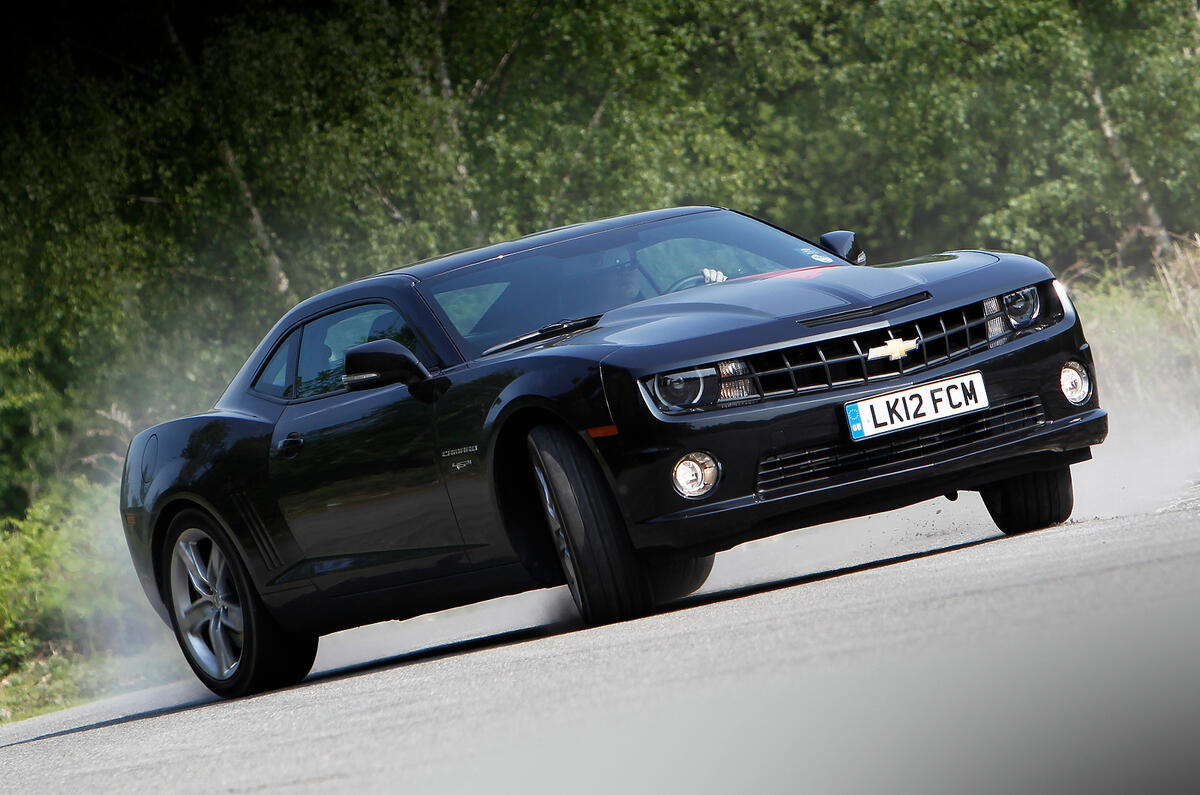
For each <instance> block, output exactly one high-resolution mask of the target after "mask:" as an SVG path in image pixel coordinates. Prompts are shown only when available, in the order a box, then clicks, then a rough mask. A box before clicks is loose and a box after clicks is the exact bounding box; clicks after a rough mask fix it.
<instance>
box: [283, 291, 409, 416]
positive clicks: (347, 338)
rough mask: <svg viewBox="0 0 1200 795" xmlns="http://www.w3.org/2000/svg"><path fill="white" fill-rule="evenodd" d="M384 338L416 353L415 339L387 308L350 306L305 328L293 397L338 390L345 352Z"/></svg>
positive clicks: (402, 319) (387, 306)
mask: <svg viewBox="0 0 1200 795" xmlns="http://www.w3.org/2000/svg"><path fill="white" fill-rule="evenodd" d="M385 338H386V339H392V340H395V341H396V342H399V343H400V344H401V345H404V346H406V347H407V348H408V349H409V350H413V351H415V350H416V346H417V339H416V335H415V334H413V332H412V329H411V328H409V326H408V324H407V323H405V322H404V318H402V317H401V316H400V313H399V312H397V311H396V310H395V309H394V308H393V307H392V306H390V305H388V304H365V305H362V306H354V307H350V308H349V309H343V310H341V311H339V312H333V313H331V314H328V315H324V316H322V317H319V318H317V319H316V320H313V321H311V322H310V323H308V324H306V325H305V326H304V330H303V336H302V337H301V339H300V360H299V364H298V365H297V367H296V376H297V378H296V381H297V383H296V397H300V398H303V397H313V396H315V395H323V394H325V393H327V392H335V391H338V390H340V389H342V386H343V385H342V374H343V372H344V365H345V363H344V359H345V355H346V350H347V349H349V348H353V347H354V346H355V345H361V344H362V343H364V342H371V341H373V340H380V339H385Z"/></svg>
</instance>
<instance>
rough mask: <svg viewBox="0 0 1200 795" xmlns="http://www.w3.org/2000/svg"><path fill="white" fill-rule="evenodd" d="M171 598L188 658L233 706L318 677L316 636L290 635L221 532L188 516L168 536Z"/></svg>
mask: <svg viewBox="0 0 1200 795" xmlns="http://www.w3.org/2000/svg"><path fill="white" fill-rule="evenodd" d="M163 555H164V557H163V565H162V572H163V577H164V580H165V582H164V585H165V587H164V588H163V593H164V596H165V598H166V602H167V610H168V612H169V614H170V616H171V626H172V628H173V629H174V630H175V638H176V640H178V641H179V647H180V649H182V651H183V656H184V658H185V659H186V660H187V662H188V665H190V666H191V668H192V671H194V672H195V674H196V676H197V677H198V678H199V679H200V681H201V682H203V683H204V685H205V686H206V687H207V688H208V689H209V690H211V691H213V692H214V693H216V694H217V695H219V696H223V697H225V698H235V697H237V696H244V695H249V694H251V693H258V692H261V691H263V690H272V689H274V688H277V687H286V686H287V685H291V684H295V683H297V682H299V681H301V680H302V679H304V677H305V676H307V675H308V672H309V671H310V670H311V669H312V664H313V660H314V659H315V658H316V655H317V637H316V636H315V635H297V634H294V633H289V632H287V631H285V630H284V629H283V628H282V627H281V626H279V624H278V623H277V622H276V621H275V619H273V618H272V617H271V615H270V614H269V613H268V612H267V610H266V607H265V606H264V605H263V603H262V600H261V599H260V598H259V596H258V594H257V592H256V591H255V590H254V588H253V586H252V585H251V582H250V577H249V574H248V573H247V571H246V567H245V566H244V565H243V564H242V562H241V559H240V558H239V557H238V556H237V553H236V551H235V549H234V547H233V545H232V544H231V543H230V541H229V540H228V538H227V537H226V536H225V534H224V532H223V531H222V530H221V528H220V527H218V526H217V524H216V522H214V521H213V520H212V519H211V518H209V517H208V516H207V515H205V514H203V513H201V512H199V511H184V512H183V513H181V514H179V516H177V517H175V520H174V521H173V522H172V523H171V527H170V529H169V530H168V531H167V540H166V544H165V545H164V550H163Z"/></svg>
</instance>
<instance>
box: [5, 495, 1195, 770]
mask: <svg viewBox="0 0 1200 795" xmlns="http://www.w3.org/2000/svg"><path fill="white" fill-rule="evenodd" d="M1192 493H1194V492H1192ZM1098 499H1099V498H1098ZM1198 503H1200V501H1198V500H1194V499H1192V500H1189V499H1186V498H1183V499H1175V500H1173V501H1170V502H1169V503H1167V506H1166V507H1165V509H1160V510H1158V511H1157V512H1155V511H1153V510H1148V511H1146V512H1140V513H1133V514H1130V515H1123V516H1118V517H1115V518H1094V517H1091V516H1089V514H1088V512H1087V510H1086V508H1085V509H1084V510H1082V511H1078V510H1077V516H1079V515H1081V513H1082V515H1083V516H1084V517H1085V518H1083V519H1082V520H1080V519H1076V520H1073V521H1072V522H1071V523H1068V524H1066V525H1064V526H1061V527H1057V528H1052V529H1049V530H1046V531H1042V532H1039V533H1035V534H1031V535H1027V536H1023V537H1017V538H1003V537H999V536H997V535H996V534H995V531H994V530H993V529H992V527H991V525H990V524H989V523H988V522H987V520H986V516H985V514H983V512H982V510H981V507H980V505H979V501H978V497H977V496H976V495H964V496H963V498H962V499H961V500H959V501H958V502H956V503H953V504H952V503H949V502H947V501H945V500H939V501H937V502H934V503H928V504H926V505H925V506H921V507H917V508H914V509H909V510H908V511H905V512H899V513H894V514H889V515H884V516H877V517H871V518H869V519H864V520H858V521H855V522H847V523H840V524H837V525H830V526H827V527H823V528H818V529H815V530H809V531H801V532H795V533H790V534H786V535H783V536H778V537H776V538H773V539H767V540H764V541H760V542H755V543H752V544H748V545H745V546H743V547H741V548H738V549H736V550H732V551H730V552H728V553H723V554H722V555H721V556H719V557H718V559H717V566H716V568H715V569H714V572H713V577H712V578H711V580H710V582H709V584H708V585H707V586H706V588H705V589H704V590H703V591H702V592H701V593H700V594H698V595H696V596H693V597H690V598H689V599H687V600H685V601H684V602H682V603H680V604H679V605H677V606H675V608H674V609H671V610H669V611H666V612H662V613H660V614H657V615H654V616H651V617H649V618H645V619H642V620H638V621H632V622H627V623H623V624H619V625H614V626H607V627H600V628H595V629H583V628H581V627H580V626H579V625H578V624H577V623H576V622H575V621H574V619H573V618H572V617H571V611H570V608H569V597H567V596H566V594H565V592H564V591H562V590H561V589H556V590H552V591H542V592H537V593H532V594H524V595H521V596H518V597H510V598H508V599H503V600H496V601H494V602H490V603H487V604H485V605H482V606H474V607H471V608H464V609H460V610H456V611H450V612H448V613H442V614H438V615H436V616H432V617H423V618H420V619H414V620H412V621H408V622H391V623H388V624H382V625H377V626H375V627H368V628H364V629H361V630H355V631H352V632H348V633H341V634H340V635H337V636H332V637H330V638H327V639H326V640H325V641H323V646H322V651H321V653H320V656H319V657H318V664H317V669H316V671H315V672H314V674H313V675H312V676H310V678H309V679H308V680H307V681H306V682H304V683H303V684H301V685H300V686H298V687H295V688H292V689H289V690H286V691H283V692H277V693H270V694H265V695H261V696H257V697H254V698H249V699H243V700H240V701H235V702H217V701H215V700H213V699H212V698H211V697H210V696H208V695H207V691H205V690H203V689H202V688H200V687H199V686H198V685H197V684H195V683H192V682H181V683H179V684H176V685H170V686H167V687H163V688H158V689H155V690H148V691H143V692H141V693H135V694H131V695H127V696H122V697H119V698H114V699H109V700H106V701H101V702H97V703H94V704H90V705H86V706H83V707H80V708H77V709H73V710H67V711H64V712H60V713H56V714H52V715H46V716H42V717H39V718H34V719H30V720H27V721H23V722H20V723H15V724H10V725H7V726H0V791H5V792H9V791H11V792H22V793H24V792H69V791H87V792H98V791H103V790H106V789H113V788H115V787H119V789H120V790H121V791H123V792H124V791H134V792H136V791H162V790H164V789H166V790H170V791H176V790H178V791H197V792H199V791H209V792H211V791H234V792H244V791H259V790H264V789H265V790H276V789H278V790H300V791H312V790H322V791H335V792H341V791H349V790H365V791H409V792H414V791H415V792H425V791H433V792H517V791H522V792H524V791H529V790H532V791H535V792H551V791H565V790H570V791H582V792H604V793H608V792H622V791H633V792H641V791H652V790H653V791H664V792H738V793H741V792H806V791H813V792H828V791H837V792H868V791H869V792H881V791H883V792H956V793H957V792H997V793H1000V792H1006V793H1007V792H1161V791H1170V790H1180V791H1196V789H1197V787H1198V786H1200V784H1198V783H1197V782H1200V507H1198ZM1160 507H1161V506H1160Z"/></svg>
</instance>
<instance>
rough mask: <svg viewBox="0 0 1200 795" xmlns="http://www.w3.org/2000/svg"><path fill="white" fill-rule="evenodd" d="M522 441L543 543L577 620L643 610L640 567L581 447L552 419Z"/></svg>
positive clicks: (645, 585) (605, 619)
mask: <svg viewBox="0 0 1200 795" xmlns="http://www.w3.org/2000/svg"><path fill="white" fill-rule="evenodd" d="M528 444H529V457H530V462H531V464H532V465H533V475H534V481H535V482H536V483H537V487H538V498H539V501H540V502H541V504H542V508H543V510H544V511H545V514H546V524H547V525H548V527H549V530H550V537H551V541H552V542H553V543H554V549H555V551H556V552H557V553H558V559H559V562H560V563H561V564H562V568H563V575H564V577H565V578H566V580H567V585H568V586H569V587H570V589H571V597H572V598H573V599H574V600H575V606H576V607H578V608H579V614H580V615H581V616H582V617H583V620H584V621H586V622H588V623H589V624H604V623H609V622H612V621H623V620H625V619H628V618H634V617H636V616H639V615H643V614H645V613H647V612H648V611H649V610H650V608H651V606H652V604H653V602H652V598H651V592H650V584H649V582H648V581H647V579H646V572H645V570H644V569H643V566H642V562H641V560H640V559H639V558H638V556H637V553H636V552H635V551H634V548H633V544H632V543H631V542H630V540H629V534H628V532H627V531H626V529H625V522H624V521H623V520H622V518H621V512H620V511H619V510H618V508H617V504H616V501H615V500H614V498H613V496H612V493H611V492H610V491H609V488H608V484H607V482H606V481H605V480H604V475H603V474H602V473H601V471H600V467H599V465H598V464H597V463H596V460H595V459H594V458H592V456H591V453H590V452H589V451H588V449H587V447H586V446H585V445H584V444H583V442H582V441H581V440H580V439H578V438H576V437H575V436H574V435H573V434H571V433H570V432H569V431H567V430H565V429H563V428H560V427H558V426H555V425H540V426H538V427H536V428H534V429H533V430H531V431H530V432H529V439H528Z"/></svg>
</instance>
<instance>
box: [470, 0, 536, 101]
mask: <svg viewBox="0 0 1200 795" xmlns="http://www.w3.org/2000/svg"><path fill="white" fill-rule="evenodd" d="M541 13H542V8H541V6H538V7H537V8H535V9H534V10H533V13H532V14H530V15H529V17H528V18H527V19H526V20H525V24H523V25H522V26H521V29H520V30H519V31H517V36H516V38H514V39H513V41H512V44H510V45H509V46H508V49H507V50H506V51H505V53H504V55H502V56H500V61H499V63H497V64H496V68H495V69H493V70H492V74H491V75H490V76H489V77H488V79H487V80H476V81H475V85H474V86H472V87H471V93H470V94H468V95H467V105H468V106H470V105H473V104H474V103H475V100H477V99H479V98H480V97H482V96H483V95H484V94H486V93H487V92H488V91H490V90H491V88H492V85H493V84H494V83H495V82H496V80H498V79H499V78H500V74H501V73H502V72H503V71H504V68H505V67H506V66H508V62H509V60H511V59H512V56H513V53H515V52H516V51H517V48H518V47H520V46H521V39H522V37H523V36H524V35H525V32H526V31H527V30H529V26H530V25H532V24H533V23H534V21H535V20H536V19H537V18H538V15H539V14H541Z"/></svg>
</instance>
